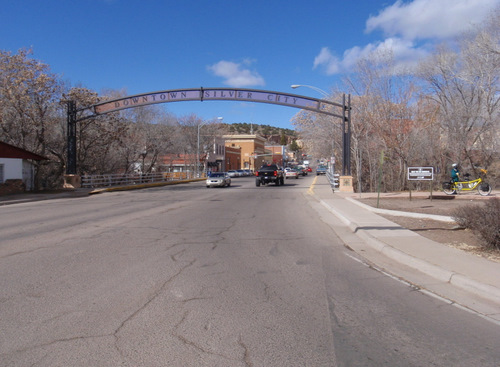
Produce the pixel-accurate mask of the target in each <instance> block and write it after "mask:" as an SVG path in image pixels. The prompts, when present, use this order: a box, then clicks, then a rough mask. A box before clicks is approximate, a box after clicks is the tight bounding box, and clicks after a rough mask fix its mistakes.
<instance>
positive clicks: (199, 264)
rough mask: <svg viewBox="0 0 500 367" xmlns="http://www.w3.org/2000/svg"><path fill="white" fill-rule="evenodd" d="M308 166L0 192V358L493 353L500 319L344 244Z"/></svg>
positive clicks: (28, 361)
mask: <svg viewBox="0 0 500 367" xmlns="http://www.w3.org/2000/svg"><path fill="white" fill-rule="evenodd" d="M314 177H315V176H308V177H301V178H300V179H298V180H286V185H285V186H283V187H277V186H274V185H271V186H264V187H262V186H261V187H255V184H254V180H253V178H251V177H248V178H237V179H233V185H232V186H231V187H230V188H224V189H219V188H217V189H216V188H212V189H207V188H205V186H204V183H203V182H199V183H190V184H186V185H177V186H167V187H162V188H154V189H144V190H138V191H128V192H115V193H103V194H99V195H92V196H90V197H87V198H72V199H68V198H66V199H60V200H51V201H42V202H32V203H23V204H14V205H9V206H5V207H1V208H0V330H1V333H0V366H9V367H10V366H23V367H24V366H30V365H32V366H47V367H48V366H50V367H54V366H65V367H67V366H86V367H87V366H100V367H101V366H130V367H132V366H134V367H136V366H148V367H150V366H235V367H237V366H246V367H249V366H252V367H254V366H273V367H275V366H287V367H289V366H381V365H384V366H451V365H453V366H467V367H470V366H498V361H499V360H500V350H499V348H498V340H500V339H499V337H500V330H499V327H498V326H497V325H495V324H492V323H490V322H488V321H486V320H483V319H481V318H480V317H478V316H477V315H475V314H472V313H469V312H467V311H466V310H462V309H459V308H457V307H452V306H450V305H448V304H446V303H444V302H442V301H441V300H439V299H437V298H434V297H431V296H429V295H427V294H425V293H422V292H420V291H417V290H416V289H414V288H413V287H412V286H411V285H409V284H405V283H404V282H400V281H398V280H397V279H394V278H393V277H390V276H387V275H386V274H384V273H382V272H380V271H377V270H376V269H374V268H373V267H370V266H368V265H367V264H366V263H365V262H364V260H363V258H362V257H361V256H359V255H358V254H355V253H353V252H352V251H350V250H348V249H347V248H346V247H344V245H343V242H342V241H341V239H340V238H338V237H337V235H336V232H334V230H333V229H332V227H336V226H340V224H339V223H338V222H337V221H335V220H334V219H332V217H331V214H328V213H326V212H325V209H322V207H321V205H318V203H317V202H315V201H314V199H313V198H312V197H311V196H310V195H307V193H306V192H307V189H308V188H309V186H310V184H311V183H312V182H313V180H314ZM337 229H338V228H337Z"/></svg>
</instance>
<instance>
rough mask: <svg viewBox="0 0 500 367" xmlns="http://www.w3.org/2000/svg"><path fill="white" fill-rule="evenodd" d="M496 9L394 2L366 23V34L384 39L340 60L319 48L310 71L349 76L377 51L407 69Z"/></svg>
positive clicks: (493, 0) (438, 0) (448, 1)
mask: <svg viewBox="0 0 500 367" xmlns="http://www.w3.org/2000/svg"><path fill="white" fill-rule="evenodd" d="M497 6H500V0H413V1H409V2H408V1H407V2H403V1H402V0H397V1H396V2H395V3H394V4H393V5H391V6H388V7H386V8H385V9H383V10H382V11H380V13H379V14H378V15H376V16H372V17H370V18H369V19H368V20H367V22H366V31H367V32H373V31H375V30H378V29H380V30H382V31H383V32H384V35H385V36H387V37H388V38H386V39H385V40H383V41H378V42H374V43H369V44H367V45H365V46H363V47H359V46H355V47H352V48H350V49H348V50H346V51H344V53H343V55H342V57H339V56H337V55H335V54H334V53H332V51H330V49H329V48H328V47H323V48H322V49H321V51H320V52H319V54H318V55H317V56H316V57H315V58H314V64H313V68H318V67H320V68H321V69H323V70H324V71H325V73H326V74H327V75H333V74H337V73H341V72H349V71H350V70H351V69H352V67H353V66H354V65H356V63H357V61H358V60H360V59H363V58H367V57H368V56H369V55H370V54H372V53H375V52H379V51H381V50H390V51H391V52H392V54H393V57H394V61H395V62H396V68H398V69H399V70H403V69H408V68H411V67H412V66H414V65H416V63H417V62H418V61H419V60H421V59H422V58H423V57H425V56H426V55H428V51H427V50H428V49H429V46H431V45H432V44H433V43H437V42H440V41H443V40H445V39H449V38H452V37H455V36H458V35H459V34H461V33H463V32H465V31H466V30H467V29H469V28H471V27H473V26H475V25H479V24H480V23H481V22H482V21H483V20H484V19H485V18H486V17H487V16H488V15H489V14H491V12H492V11H493V9H494V8H495V7H497ZM417 41H418V42H420V43H417ZM422 41H424V42H426V44H422V43H421V42H422Z"/></svg>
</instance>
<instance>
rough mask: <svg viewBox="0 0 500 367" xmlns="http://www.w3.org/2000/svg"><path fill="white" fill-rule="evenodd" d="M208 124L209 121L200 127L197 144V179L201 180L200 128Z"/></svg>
mask: <svg viewBox="0 0 500 367" xmlns="http://www.w3.org/2000/svg"><path fill="white" fill-rule="evenodd" d="M207 123H208V121H204V122H202V123H201V124H199V125H198V140H197V144H196V178H200V127H202V126H203V125H205V124H207Z"/></svg>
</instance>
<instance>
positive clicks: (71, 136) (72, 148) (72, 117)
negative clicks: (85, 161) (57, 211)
mask: <svg viewBox="0 0 500 367" xmlns="http://www.w3.org/2000/svg"><path fill="white" fill-rule="evenodd" d="M67 123H68V125H67V135H66V136H67V162H66V174H65V175H64V185H63V187H64V188H65V189H74V188H78V187H80V177H79V176H77V175H76V102H75V101H67Z"/></svg>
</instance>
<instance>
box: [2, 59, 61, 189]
mask: <svg viewBox="0 0 500 367" xmlns="http://www.w3.org/2000/svg"><path fill="white" fill-rule="evenodd" d="M31 55H32V50H27V49H22V50H19V51H18V53H17V54H12V53H11V52H6V51H0V138H1V139H2V140H4V141H6V142H8V143H10V144H13V145H16V146H18V147H21V148H23V149H27V150H29V151H32V152H34V153H37V154H40V155H42V156H46V157H47V158H52V157H51V149H50V147H49V145H48V142H49V138H50V137H51V135H52V134H53V133H54V131H55V130H57V129H58V127H59V120H58V117H57V108H58V103H57V102H58V101H59V99H60V96H61V92H62V86H61V82H60V80H59V78H58V77H57V76H56V75H54V74H52V73H51V72H50V68H49V66H48V65H46V64H43V63H41V62H40V61H38V60H35V59H33V58H31ZM50 164H51V161H42V162H40V165H41V166H48V165H50ZM41 168H42V167H39V169H38V170H37V175H36V177H35V189H38V188H40V185H41V180H40V173H41Z"/></svg>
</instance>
